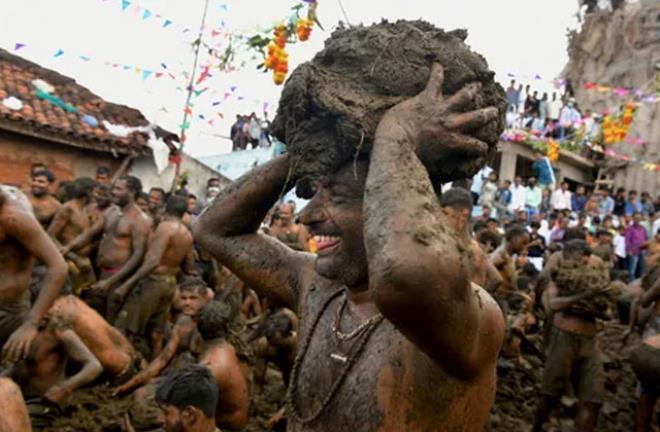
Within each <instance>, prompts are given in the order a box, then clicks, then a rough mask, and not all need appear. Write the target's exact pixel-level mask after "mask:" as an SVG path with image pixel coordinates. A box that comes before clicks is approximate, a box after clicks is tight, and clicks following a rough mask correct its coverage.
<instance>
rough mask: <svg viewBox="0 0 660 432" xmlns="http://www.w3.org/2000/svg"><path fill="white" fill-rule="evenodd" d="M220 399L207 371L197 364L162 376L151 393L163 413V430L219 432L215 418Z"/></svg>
mask: <svg viewBox="0 0 660 432" xmlns="http://www.w3.org/2000/svg"><path fill="white" fill-rule="evenodd" d="M223 398H225V395H224V394H222V392H220V391H218V386H217V385H216V383H215V381H214V380H213V376H212V375H211V373H210V371H209V370H208V369H207V368H205V367H202V366H198V365H191V366H188V367H185V368H183V369H180V370H178V371H175V372H173V373H172V374H171V375H168V376H167V377H165V378H164V379H163V380H162V381H161V382H160V383H158V388H157V389H156V395H155V400H156V402H157V403H158V405H159V406H160V408H161V410H162V412H163V415H164V424H163V427H164V428H165V432H220V431H219V429H218V428H217V427H216V426H215V418H216V407H217V406H218V402H219V401H220V400H221V399H223Z"/></svg>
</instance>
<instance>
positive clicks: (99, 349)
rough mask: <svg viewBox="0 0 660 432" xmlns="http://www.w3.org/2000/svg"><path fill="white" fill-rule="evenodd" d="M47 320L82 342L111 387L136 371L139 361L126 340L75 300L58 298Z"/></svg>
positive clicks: (94, 313)
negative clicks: (69, 332)
mask: <svg viewBox="0 0 660 432" xmlns="http://www.w3.org/2000/svg"><path fill="white" fill-rule="evenodd" d="M48 318H49V321H50V322H51V323H53V324H54V325H56V326H57V327H59V328H62V329H70V330H72V331H73V332H74V333H75V334H76V336H77V337H78V338H80V340H82V342H83V343H84V344H85V346H86V347H87V348H88V349H89V351H91V353H92V354H93V355H94V357H96V359H97V360H98V361H99V363H100V364H101V366H103V371H104V375H103V377H104V378H107V380H109V381H110V382H111V383H112V384H114V385H119V384H122V383H123V382H125V381H126V380H128V379H130V378H131V377H133V376H134V375H135V374H136V373H137V371H138V370H139V368H140V362H141V357H140V356H139V354H138V353H137V352H136V350H135V348H133V345H131V343H130V342H129V341H128V339H126V337H125V336H124V335H123V334H121V332H120V331H119V330H117V329H116V328H114V327H112V326H111V325H110V324H108V322H107V321H106V320H105V319H103V317H102V316H101V315H99V313H98V312H96V311H95V310H94V309H92V308H91V307H90V306H89V305H87V303H85V302H84V301H82V300H80V299H79V298H78V297H76V296H73V295H67V296H62V297H60V298H58V299H57V300H56V301H55V303H54V304H53V306H52V307H51V308H50V310H49V311H48Z"/></svg>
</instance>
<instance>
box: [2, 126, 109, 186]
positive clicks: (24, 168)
mask: <svg viewBox="0 0 660 432" xmlns="http://www.w3.org/2000/svg"><path fill="white" fill-rule="evenodd" d="M37 162H40V163H44V164H45V165H46V166H48V167H49V168H50V170H51V171H53V173H54V174H55V176H56V177H57V180H58V182H59V181H66V180H71V179H73V178H75V177H79V176H90V177H92V178H93V177H94V174H95V172H96V168H97V167H98V166H101V165H105V166H108V167H110V169H111V170H114V169H117V168H118V167H119V165H120V163H121V160H120V159H114V157H113V156H112V155H111V154H110V153H101V152H96V151H91V150H85V149H80V148H77V147H72V146H67V145H64V144H59V143H51V142H48V141H44V140H40V139H37V138H32V137H26V136H23V135H19V134H15V133H12V132H7V131H1V130H0V183H6V184H16V185H21V186H24V185H27V184H29V181H30V167H31V166H32V164H34V163H37Z"/></svg>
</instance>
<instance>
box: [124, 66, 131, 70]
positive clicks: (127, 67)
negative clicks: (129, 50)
mask: <svg viewBox="0 0 660 432" xmlns="http://www.w3.org/2000/svg"><path fill="white" fill-rule="evenodd" d="M131 67H132V66H131V65H124V70H129V69H130V68H131Z"/></svg>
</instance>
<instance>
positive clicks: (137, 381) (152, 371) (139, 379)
mask: <svg viewBox="0 0 660 432" xmlns="http://www.w3.org/2000/svg"><path fill="white" fill-rule="evenodd" d="M188 319H189V318H188ZM179 343H181V325H180V323H177V325H175V326H174V331H173V332H172V337H171V338H170V339H169V340H168V341H167V345H165V348H164V349H163V350H162V351H161V352H160V354H158V356H157V357H156V358H155V359H153V360H152V361H151V363H149V365H148V366H147V367H146V369H143V370H142V371H140V373H138V374H137V375H135V376H134V377H133V378H131V379H130V380H129V381H127V382H125V383H124V384H122V385H120V386H119V387H117V388H116V389H115V390H113V394H115V395H117V394H122V393H128V392H130V391H131V390H133V389H135V388H137V387H139V386H141V385H144V384H146V383H147V382H149V380H150V379H152V378H155V377H157V376H158V375H160V373H161V372H162V371H163V370H164V369H165V367H167V365H168V364H169V363H170V362H171V361H172V359H173V358H174V356H175V355H176V351H177V348H178V346H179Z"/></svg>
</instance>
